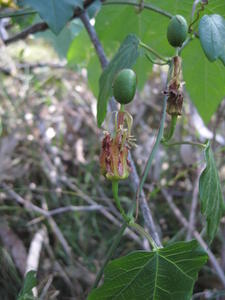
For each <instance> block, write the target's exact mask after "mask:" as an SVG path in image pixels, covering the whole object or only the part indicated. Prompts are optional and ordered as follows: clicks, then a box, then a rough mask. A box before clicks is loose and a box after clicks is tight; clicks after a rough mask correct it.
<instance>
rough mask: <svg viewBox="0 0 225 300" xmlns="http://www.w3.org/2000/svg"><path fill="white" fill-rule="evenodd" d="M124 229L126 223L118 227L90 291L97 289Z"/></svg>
mask: <svg viewBox="0 0 225 300" xmlns="http://www.w3.org/2000/svg"><path fill="white" fill-rule="evenodd" d="M126 228H127V222H124V223H123V225H122V226H121V227H120V230H119V232H118V233H117V235H116V236H115V238H114V240H113V243H112V245H111V247H110V248H109V251H108V253H107V254H106V258H105V261H104V263H103V265H102V266H101V269H100V270H99V271H98V274H97V276H96V279H95V282H94V284H93V287H92V289H95V288H97V287H98V284H99V282H100V280H101V278H102V275H103V273H104V269H105V267H106V266H107V264H108V262H109V261H110V259H111V257H112V256H113V253H114V251H115V250H116V248H117V246H118V245H119V243H120V240H121V238H122V236H123V233H124V231H125V230H126Z"/></svg>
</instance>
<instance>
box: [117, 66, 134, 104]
mask: <svg viewBox="0 0 225 300" xmlns="http://www.w3.org/2000/svg"><path fill="white" fill-rule="evenodd" d="M136 84H137V77H136V74H135V73H134V71H133V70H131V69H123V70H121V71H120V72H119V73H118V74H117V75H116V78H115V80H114V83H113V96H114V97H115V99H116V100H117V101H118V102H119V103H120V104H127V103H129V102H131V101H132V100H133V98H134V95H135V91H136Z"/></svg>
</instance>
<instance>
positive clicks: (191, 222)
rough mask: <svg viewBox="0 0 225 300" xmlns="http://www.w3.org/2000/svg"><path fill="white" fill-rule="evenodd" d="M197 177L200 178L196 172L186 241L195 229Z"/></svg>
mask: <svg viewBox="0 0 225 300" xmlns="http://www.w3.org/2000/svg"><path fill="white" fill-rule="evenodd" d="M199 176H200V171H198V175H197V178H196V180H195V185H194V190H193V195H192V202H191V212H190V217H189V227H188V231H187V238H186V240H187V241H188V240H190V239H191V235H192V232H191V228H193V229H194V228H195V217H196V209H197V205H198V182H199Z"/></svg>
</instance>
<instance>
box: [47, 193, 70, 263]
mask: <svg viewBox="0 0 225 300" xmlns="http://www.w3.org/2000/svg"><path fill="white" fill-rule="evenodd" d="M42 199H43V207H44V210H46V211H48V205H47V202H46V200H45V198H42ZM48 222H49V225H50V227H51V229H52V231H53V232H54V234H55V235H56V237H57V239H58V240H59V242H60V244H61V245H62V247H63V249H64V251H65V253H66V254H67V256H68V258H69V259H70V260H71V261H72V252H71V248H70V246H69V244H68V243H67V240H66V239H65V238H64V236H63V234H62V232H61V230H60V229H59V227H58V225H57V224H56V222H55V220H54V219H53V218H52V217H48Z"/></svg>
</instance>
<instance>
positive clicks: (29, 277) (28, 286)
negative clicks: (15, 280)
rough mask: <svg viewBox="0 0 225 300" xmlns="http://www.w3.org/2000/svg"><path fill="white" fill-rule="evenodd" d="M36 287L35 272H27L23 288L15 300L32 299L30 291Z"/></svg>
mask: <svg viewBox="0 0 225 300" xmlns="http://www.w3.org/2000/svg"><path fill="white" fill-rule="evenodd" d="M36 285H37V282H36V272H35V271H29V272H28V273H27V274H26V277H25V279H24V284H23V288H22V290H21V291H20V293H19V295H18V298H17V300H29V299H33V293H32V289H33V288H34V287H35V286H36Z"/></svg>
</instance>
